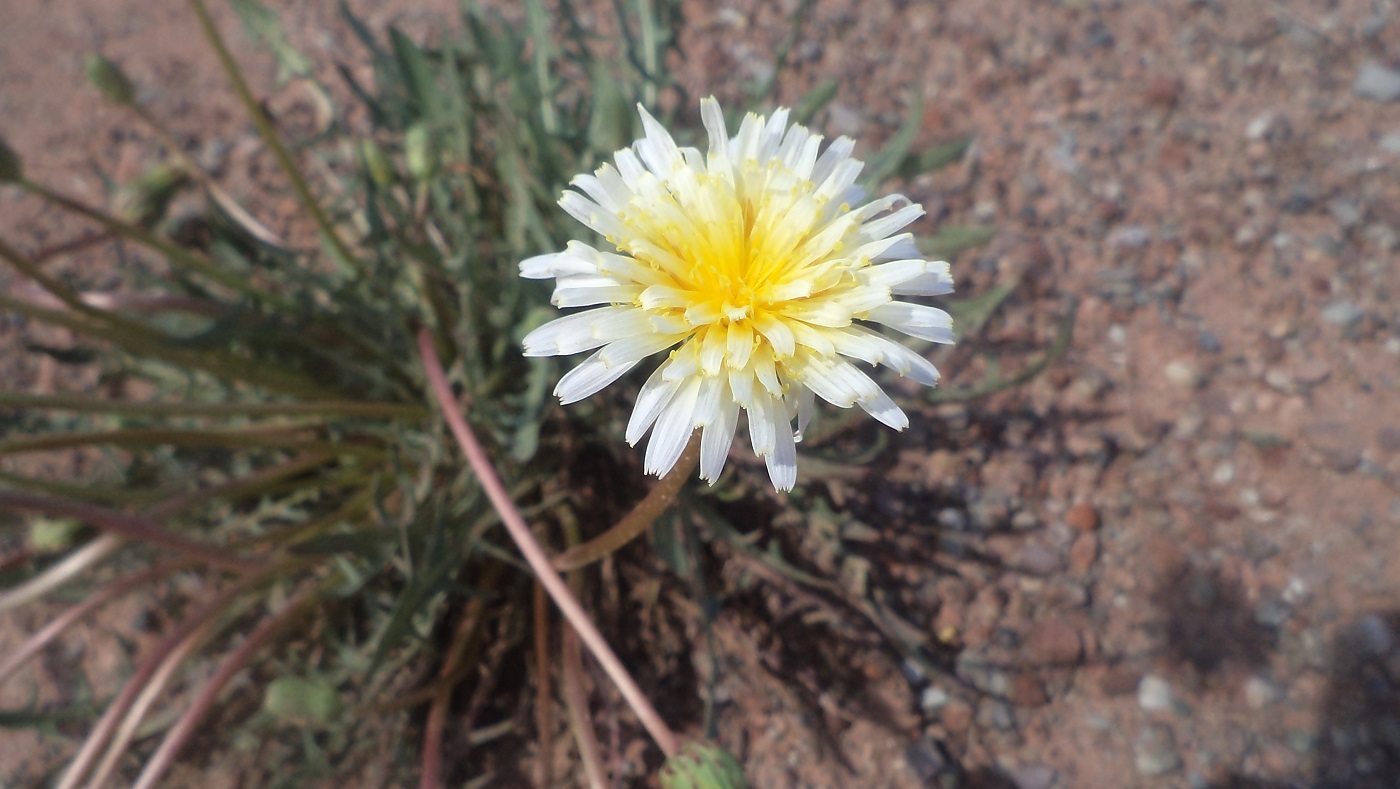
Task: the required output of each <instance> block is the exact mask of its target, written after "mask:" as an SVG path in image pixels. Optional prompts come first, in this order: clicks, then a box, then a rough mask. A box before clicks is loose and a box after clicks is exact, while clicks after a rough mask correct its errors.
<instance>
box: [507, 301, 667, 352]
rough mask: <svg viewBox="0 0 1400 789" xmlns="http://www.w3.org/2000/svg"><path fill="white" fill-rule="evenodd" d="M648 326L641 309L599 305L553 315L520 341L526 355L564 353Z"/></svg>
mask: <svg viewBox="0 0 1400 789" xmlns="http://www.w3.org/2000/svg"><path fill="white" fill-rule="evenodd" d="M648 326H649V323H648V321H647V315H646V313H645V312H643V311H642V310H639V309H635V308H632V307H603V308H601V309H596V310H587V311H585V312H576V313H574V314H572V315H565V316H564V317H562V318H556V319H554V320H552V321H550V322H549V323H546V324H545V325H543V326H541V327H539V328H538V329H535V330H534V331H532V332H530V333H529V334H527V335H525V341H524V342H523V345H524V346H525V355H526V356H564V355H567V354H571V353H578V352H579V351H589V350H592V349H594V348H597V347H598V346H600V345H605V344H607V343H609V342H611V341H613V340H616V339H618V338H621V337H626V336H629V335H631V334H635V333H637V332H638V331H645V330H646V329H647V327H648Z"/></svg>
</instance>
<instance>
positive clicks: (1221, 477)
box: [1210, 460, 1235, 485]
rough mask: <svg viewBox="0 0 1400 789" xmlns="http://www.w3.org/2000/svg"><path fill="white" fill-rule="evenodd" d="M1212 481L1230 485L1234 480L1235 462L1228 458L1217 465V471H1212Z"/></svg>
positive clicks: (1217, 483)
mask: <svg viewBox="0 0 1400 789" xmlns="http://www.w3.org/2000/svg"><path fill="white" fill-rule="evenodd" d="M1210 481H1211V482H1213V483H1215V484H1216V485H1229V484H1230V483H1231V482H1234V481H1235V464H1234V463H1231V462H1230V461H1228V460H1227V461H1225V462H1224V463H1221V464H1220V465H1218V466H1216V467H1215V471H1213V472H1211V475H1210Z"/></svg>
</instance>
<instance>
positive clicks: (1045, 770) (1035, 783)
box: [1007, 764, 1060, 789]
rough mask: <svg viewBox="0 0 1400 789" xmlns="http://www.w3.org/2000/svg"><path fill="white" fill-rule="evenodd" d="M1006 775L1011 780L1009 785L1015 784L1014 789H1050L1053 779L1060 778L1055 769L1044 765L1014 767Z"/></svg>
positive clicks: (1053, 782) (1053, 783)
mask: <svg viewBox="0 0 1400 789" xmlns="http://www.w3.org/2000/svg"><path fill="white" fill-rule="evenodd" d="M1007 775H1008V776H1009V777H1010V778H1011V783H1013V784H1016V789H1051V787H1053V786H1054V785H1055V779H1057V778H1059V777H1060V774H1059V773H1057V772H1056V771H1055V768H1053V767H1050V766H1049V765H1044V764H1027V765H1022V766H1020V767H1014V768H1012V769H1011V770H1010V771H1008V773H1007Z"/></svg>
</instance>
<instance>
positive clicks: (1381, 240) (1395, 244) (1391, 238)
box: [1361, 222, 1400, 252]
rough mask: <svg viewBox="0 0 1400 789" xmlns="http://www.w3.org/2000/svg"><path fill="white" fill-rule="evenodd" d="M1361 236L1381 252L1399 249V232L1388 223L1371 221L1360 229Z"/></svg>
mask: <svg viewBox="0 0 1400 789" xmlns="http://www.w3.org/2000/svg"><path fill="white" fill-rule="evenodd" d="M1361 237H1362V238H1363V239H1365V240H1366V243H1368V244H1370V245H1371V246H1373V247H1375V248H1376V249H1379V250H1381V251H1382V252H1395V251H1397V250H1400V232H1397V231H1396V229H1395V228H1393V227H1391V226H1390V225H1386V224H1382V223H1380V222H1373V223H1371V224H1369V225H1367V226H1366V227H1364V228H1362V229H1361Z"/></svg>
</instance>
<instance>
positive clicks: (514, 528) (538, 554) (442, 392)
mask: <svg viewBox="0 0 1400 789" xmlns="http://www.w3.org/2000/svg"><path fill="white" fill-rule="evenodd" d="M418 352H419V354H420V355H421V356H422V359H423V370H424V372H425V373H427V376H428V383H429V385H430V386H431V388H432V391H433V395H434V397H436V399H437V402H438V407H440V408H441V409H442V413H443V417H444V418H445V419H446V420H447V426H448V427H449V428H450V429H451V430H452V435H453V436H454V437H455V438H456V439H457V444H458V445H459V446H460V447H461V448H462V453H463V454H465V455H466V456H467V462H469V463H470V464H471V466H472V469H473V470H474V471H475V472H476V475H477V478H478V479H479V480H480V481H481V488H482V490H484V491H485V492H486V495H487V497H488V498H490V499H491V504H492V505H493V506H494V507H495V508H496V512H497V513H498V514H500V516H501V521H502V522H503V523H505V526H506V530H507V531H508V532H510V536H511V539H513V540H515V544H516V546H517V547H518V548H519V549H520V553H521V554H522V555H523V556H524V557H525V561H526V562H528V563H529V564H530V568H531V569H532V570H534V571H535V576H536V577H537V578H538V579H539V582H540V584H542V585H543V586H544V588H545V591H547V592H549V596H550V597H551V598H553V599H554V604H555V605H556V606H558V607H559V610H560V612H561V613H563V614H564V618H565V619H567V620H568V621H569V624H570V625H572V626H573V628H574V630H576V631H578V634H579V638H581V639H582V640H583V643H584V646H586V647H588V650H589V651H590V652H592V653H593V657H594V658H595V659H597V661H598V663H599V664H601V665H602V667H603V671H605V672H607V674H608V677H609V678H611V679H612V681H613V684H615V685H617V689H618V690H619V691H620V692H621V693H622V697H623V698H624V699H625V700H626V701H627V704H628V705H629V706H630V707H631V708H632V711H633V712H635V713H636V715H637V718H638V720H640V721H641V723H642V726H644V727H645V728H646V730H647V732H648V733H649V734H650V735H651V738H652V740H654V741H655V742H656V744H657V746H658V747H659V748H661V750H662V752H664V753H665V754H666V756H667V757H670V756H674V755H675V754H676V752H677V750H678V746H677V742H676V735H675V732H673V731H671V729H670V727H669V726H667V725H666V722H665V721H664V720H662V719H661V715H659V714H658V713H657V712H656V708H655V707H653V706H652V704H651V702H650V701H649V700H648V699H647V697H646V695H645V694H643V693H642V689H641V688H640V687H638V686H637V683H636V681H635V680H633V679H632V675H631V674H629V673H628V672H627V669H626V667H624V666H623V665H622V661H620V660H618V658H617V655H616V654H615V653H614V652H613V651H612V647H610V646H608V642H607V639H605V638H603V634H602V633H600V632H598V628H597V626H595V625H594V624H593V620H592V619H590V618H589V617H588V614H587V613H586V612H585V611H584V610H583V606H581V605H579V602H578V600H576V599H574V596H573V594H572V593H571V592H570V591H569V587H568V586H566V585H565V584H564V579H563V578H560V577H559V573H558V572H556V571H555V570H554V567H553V566H552V565H551V564H550V561H549V556H547V555H546V554H545V552H544V549H543V548H541V547H540V544H539V543H538V542H536V541H535V537H534V535H533V534H531V533H530V527H529V526H528V525H527V524H526V523H525V519H524V518H523V517H521V515H520V510H519V509H517V508H516V506H515V502H513V501H511V499H510V494H509V493H507V492H506V488H505V485H503V484H502V483H501V478H500V477H499V476H498V475H497V474H496V469H495V467H494V466H492V465H491V459H490V458H489V457H487V455H486V450H484V449H483V448H482V447H481V444H479V443H478V442H477V440H476V436H475V435H474V434H473V433H472V431H471V428H470V427H468V426H467V420H466V418H465V417H463V416H462V413H461V412H460V411H458V410H457V407H456V401H455V399H454V398H453V396H452V388H451V387H450V386H448V384H447V376H446V375H445V374H444V373H443V371H442V363H441V362H440V361H438V357H437V351H435V350H434V349H433V337H432V335H431V334H430V333H429V332H428V331H427V330H426V329H422V330H420V331H419V332H418Z"/></svg>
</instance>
